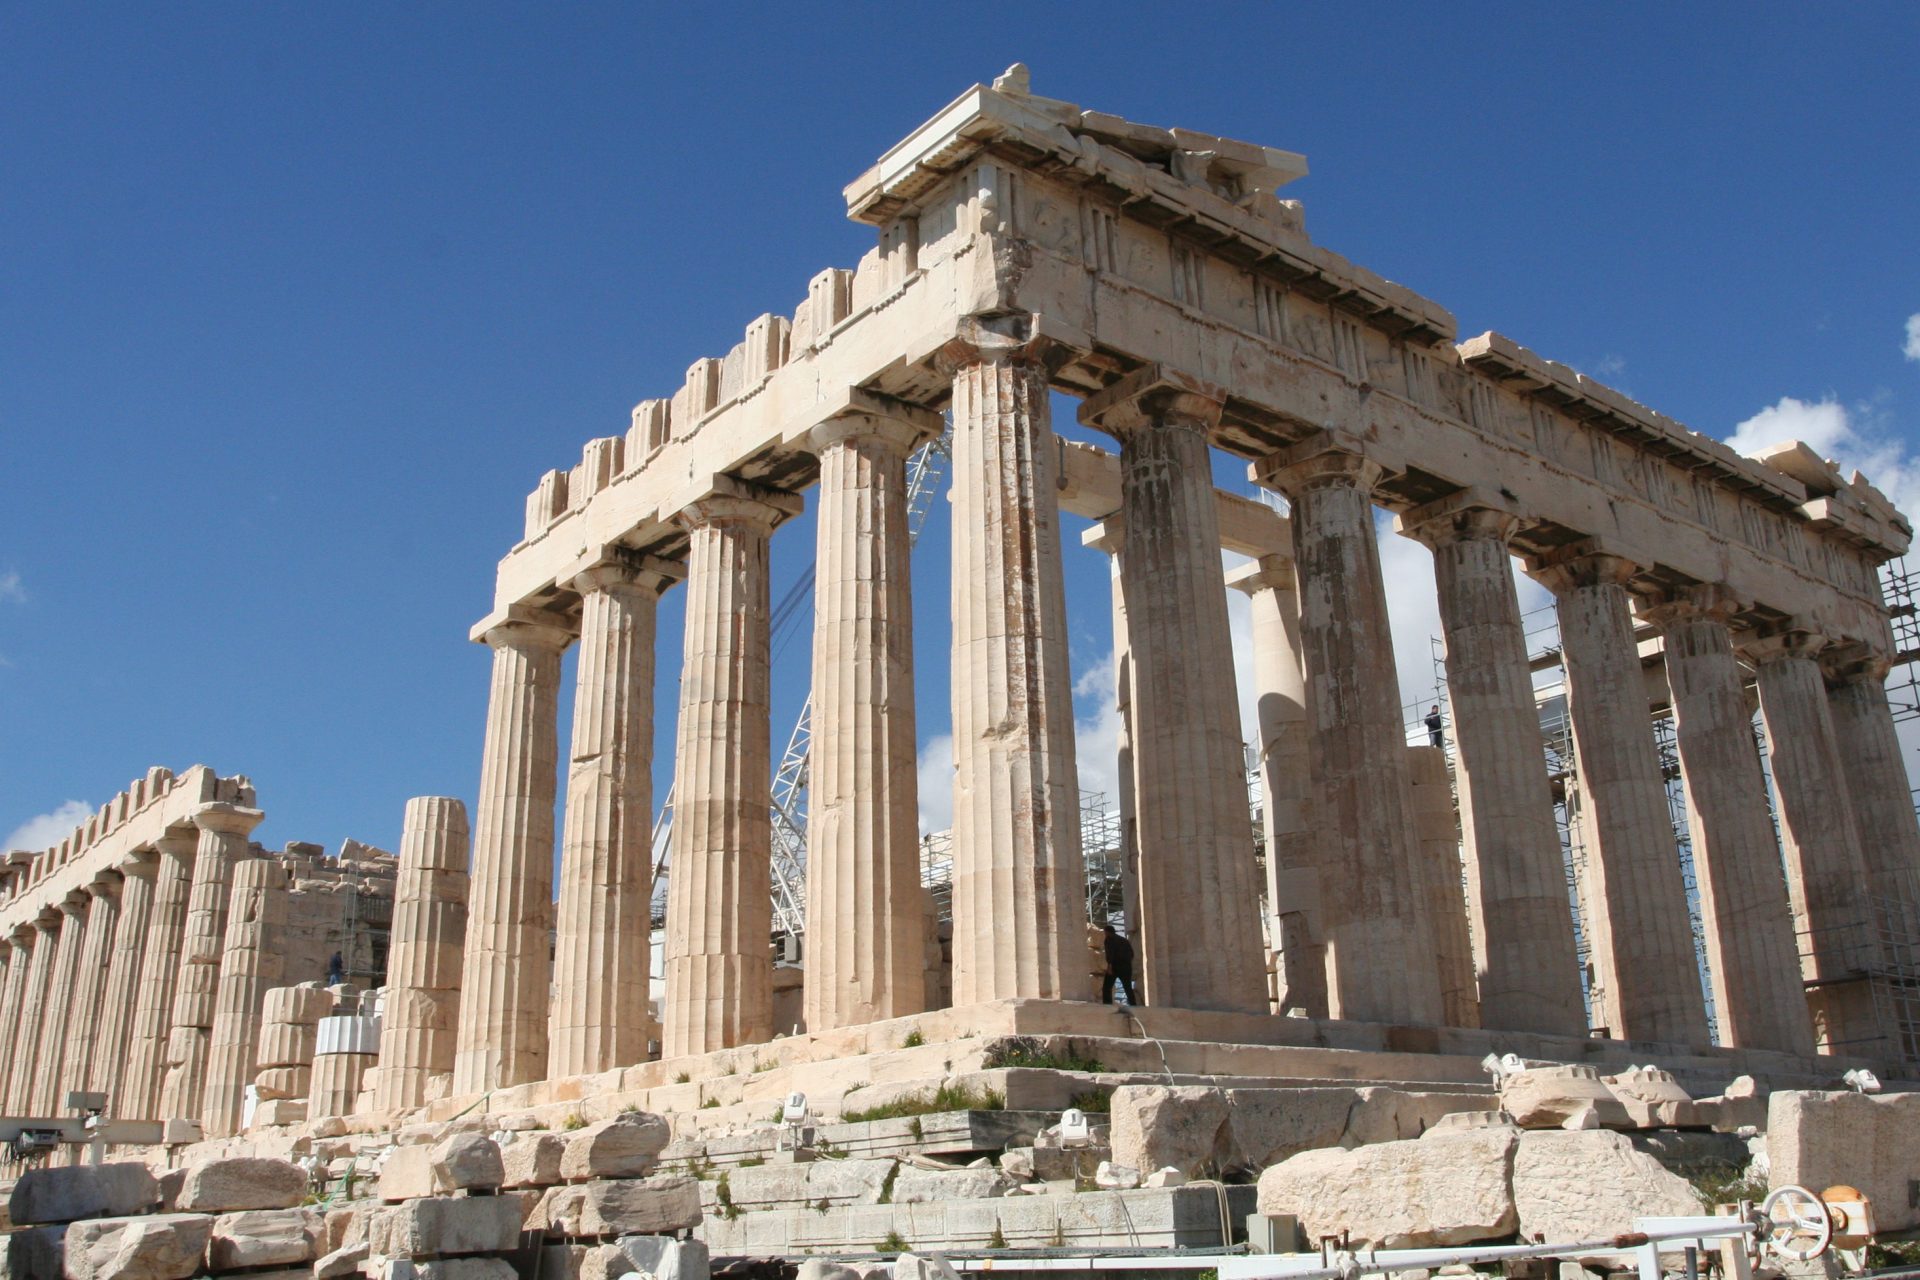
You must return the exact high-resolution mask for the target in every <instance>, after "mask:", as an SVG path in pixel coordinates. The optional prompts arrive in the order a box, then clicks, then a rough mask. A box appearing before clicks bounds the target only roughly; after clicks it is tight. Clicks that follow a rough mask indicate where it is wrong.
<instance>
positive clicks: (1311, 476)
mask: <svg viewBox="0 0 1920 1280" xmlns="http://www.w3.org/2000/svg"><path fill="white" fill-rule="evenodd" d="M1254 471H1255V478H1256V479H1258V480H1259V481H1260V482H1261V483H1262V484H1265V485H1269V486H1271V487H1274V488H1278V489H1279V490H1280V491H1281V492H1283V493H1285V494H1286V496H1287V498H1288V500H1289V501H1290V502H1291V503H1292V506H1293V545H1294V557H1295V565H1296V571H1297V572H1298V574H1299V581H1300V648H1301V656H1302V659H1303V665H1304V667H1305V669H1306V687H1307V699H1306V703H1307V718H1308V723H1309V724H1310V725H1311V726H1312V735H1313V736H1312V746H1311V755H1312V762H1313V785H1314V789H1315V791H1316V793H1317V795H1318V805H1317V808H1316V810H1315V815H1316V818H1317V820H1318V822H1319V824H1320V826H1321V829H1322V830H1321V839H1322V841H1323V844H1322V852H1323V857H1324V861H1323V863H1322V870H1321V886H1320V902H1321V915H1322V920H1323V922H1324V929H1325V936H1326V946H1327V1003H1328V1011H1329V1013H1330V1015H1331V1016H1332V1017H1335V1018H1343V1019H1348V1020H1354V1021H1361V1022H1392V1023H1403V1024H1413V1025H1420V1026H1435V1025H1438V1024H1440V1022H1441V1021H1442V1010H1441V1003H1440V983H1439V979H1438V977H1437V975H1436V974H1435V972H1434V964H1433V957H1434V942H1433V925H1432V919H1431V908H1430V904H1429V903H1428V902H1427V901H1426V895H1425V893H1424V892H1422V890H1421V885H1420V880H1419V878H1418V875H1417V870H1418V856H1419V842H1418V837H1417V835H1416V834H1415V831H1414V825H1413V797H1412V784H1411V781H1410V779H1409V778H1408V775H1407V753H1406V745H1407V742H1406V728H1405V726H1404V725H1403V724H1402V723H1401V720H1400V678H1399V674H1398V673H1397V672H1396V670H1395V668H1394V661H1393V636H1392V634H1391V631H1390V629H1389V626H1388V621H1387V595H1386V586H1385V582H1384V580H1383V579H1382V577H1381V574H1380V548H1379V544H1378V543H1377V542H1376V541H1375V537H1374V527H1373V486H1374V485H1375V484H1376V483H1377V482H1378V481H1379V479H1380V477H1381V475H1382V469H1381V467H1380V465H1379V464H1378V463H1375V462H1372V461H1370V460H1369V459H1367V458H1366V457H1364V456H1362V455H1361V454H1360V453H1358V452H1356V451H1354V449H1353V448H1350V447H1343V446H1342V445H1341V444H1340V443H1338V442H1336V441H1335V440H1334V439H1333V438H1331V437H1329V436H1327V435H1325V434H1324V433H1323V434H1322V435H1320V436H1316V437H1311V438H1309V439H1308V440H1306V441H1303V442H1302V443H1300V444H1297V445H1294V446H1292V447H1291V448H1289V449H1287V450H1285V451H1283V452H1281V453H1279V454H1276V455H1274V456H1272V457H1269V458H1268V459H1266V460H1265V461H1264V462H1261V463H1256V464H1255V466H1254Z"/></svg>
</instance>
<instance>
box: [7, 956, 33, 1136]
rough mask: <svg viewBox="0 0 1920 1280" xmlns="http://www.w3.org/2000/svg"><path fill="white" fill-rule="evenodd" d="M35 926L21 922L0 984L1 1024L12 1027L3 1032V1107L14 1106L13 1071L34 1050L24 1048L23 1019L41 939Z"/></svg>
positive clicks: (24, 1024) (24, 1028)
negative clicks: (28, 976) (35, 947)
mask: <svg viewBox="0 0 1920 1280" xmlns="http://www.w3.org/2000/svg"><path fill="white" fill-rule="evenodd" d="M38 936H39V935H38V933H37V931H36V930H35V929H34V928H33V926H32V925H22V926H21V927H20V928H19V929H17V930H16V931H15V932H14V934H13V936H12V937H11V938H8V939H7V941H6V947H7V976H6V983H5V985H4V986H0V1027H8V1028H12V1030H11V1031H10V1032H9V1033H8V1034H6V1035H0V1107H7V1108H9V1109H11V1106H12V1097H13V1073H14V1071H15V1070H16V1069H17V1068H18V1067H19V1065H20V1064H21V1062H22V1061H24V1060H25V1059H27V1058H28V1057H30V1056H31V1052H30V1051H29V1050H27V1049H24V1048H23V1047H22V1043H21V1042H22V1041H24V1040H25V1039H26V1034H25V1030H26V1023H25V1021H24V1019H23V1014H24V1012H25V1010H24V1006H25V1003H26V998H27V974H28V973H29V972H31V970H32V969H33V952H34V944H35V941H36V939H37V938H38Z"/></svg>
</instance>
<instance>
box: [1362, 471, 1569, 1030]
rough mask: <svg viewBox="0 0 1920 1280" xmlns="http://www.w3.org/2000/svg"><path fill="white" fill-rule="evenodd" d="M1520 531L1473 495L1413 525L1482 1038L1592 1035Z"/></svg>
mask: <svg viewBox="0 0 1920 1280" xmlns="http://www.w3.org/2000/svg"><path fill="white" fill-rule="evenodd" d="M1518 525H1519V520H1518V519H1517V518H1516V517H1515V516H1514V515H1512V514H1511V513H1509V512H1506V511H1503V510H1501V509H1499V508H1498V507H1496V506H1493V505H1490V504H1489V503H1488V501H1486V500H1484V499H1480V498H1478V497H1477V496H1475V495H1472V494H1461V495H1456V496H1453V497H1449V498H1444V499H1441V500H1440V501H1438V502H1435V503H1430V504H1428V505H1427V506H1424V507H1419V508H1416V509H1414V510H1412V511H1409V512H1406V513H1405V514H1403V515H1402V516H1401V517H1400V521H1399V527H1400V531H1401V532H1402V533H1404V534H1406V535H1407V536H1409V537H1411V538H1415V539H1418V540H1419V541H1421V542H1423V543H1425V544H1426V545H1427V546H1428V547H1429V548H1431V549H1432V551H1433V572H1434V582H1435V586H1436V587H1437V590H1438V597H1439V603H1440V623H1441V627H1442V630H1443V633H1444V636H1445V640H1446V652H1447V658H1446V661H1447V698H1448V701H1449V702H1451V703H1452V706H1453V746H1454V775H1455V784H1456V788H1457V790H1458V792H1459V804H1460V823H1461V827H1462V831H1463V835H1464V841H1465V843H1464V861H1465V863H1466V876H1467V890H1466V891H1467V903H1468V909H1469V911H1470V912H1471V913H1472V917H1473V946H1474V968H1475V970H1476V973H1477V978H1478V986H1479V993H1480V1025H1481V1026H1483V1027H1486V1028H1488V1029H1489V1030H1494V1031H1533V1032H1540V1033H1542V1034H1546V1035H1562V1036H1584V1035H1585V1034H1586V1032H1587V1015H1586V1007H1585V1004H1584V1003H1583V1001H1582V999H1581V994H1580V962H1579V957H1578V955H1577V953H1576V950H1575V947H1574V936H1573V904H1572V902H1571V901H1570V900H1569V899H1568V896H1567V881H1566V870H1565V864H1564V863H1563V862H1562V860H1561V854H1560V832H1559V829H1558V828H1557V827H1556V826H1555V825H1554V817H1553V789H1552V785H1551V782H1550V780H1549V779H1548V777H1547V763H1546V744H1545V742H1544V740H1543V738H1542V735H1541V732H1540V712H1539V708H1538V707H1537V706H1536V704H1535V702H1534V696H1533V674H1532V672H1531V670H1530V669H1529V667H1528V663H1527V640H1526V631H1525V627H1524V625H1523V624H1522V623H1521V621H1520V601H1519V597H1518V595H1517V593H1516V592H1515V591H1514V586H1513V569H1512V564H1511V557H1510V555H1509V554H1508V550H1507V543H1508V540H1509V539H1510V538H1511V537H1512V536H1513V534H1514V532H1515V530H1516V529H1517V527H1518Z"/></svg>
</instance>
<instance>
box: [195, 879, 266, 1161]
mask: <svg viewBox="0 0 1920 1280" xmlns="http://www.w3.org/2000/svg"><path fill="white" fill-rule="evenodd" d="M286 928H287V873H286V870H285V868H283V867H282V866H281V865H280V864H279V863H278V862H275V861H274V860H273V859H271V858H248V859H246V860H245V861H243V862H241V863H240V864H239V865H238V866H236V867H235V868H234V869H233V894H232V897H231V899H230V900H229V905H228V908H227V932H226V941H225V945H224V946H223V947H222V949H221V960H220V986H219V991H218V994H217V999H216V1003H215V1007H214V1015H213V1031H212V1034H211V1035H210V1036H209V1048H208V1056H207V1085H206V1101H205V1103H204V1104H203V1105H202V1106H201V1109H200V1125H201V1128H202V1130H203V1132H204V1133H205V1134H206V1136H207V1137H209V1138H225V1137H231V1136H232V1135H233V1134H236V1133H238V1132H240V1121H241V1117H242V1115H243V1114H244V1111H245V1107H246V1099H247V1086H248V1085H250V1084H252V1083H253V1076H254V1072H255V1070H256V1069H257V1062H256V1057H257V1054H258V1051H259V1048H260V1021H261V1009H262V1005H263V1004H264V1002H265V1000H266V996H267V992H268V991H269V990H271V989H272V988H274V987H276V986H278V985H280V983H281V981H282V980H283V979H284V978H285V977H286V963H285V957H284V954H283V952H282V951H281V946H280V943H281V939H282V938H283V937H284V935H285V933H286Z"/></svg>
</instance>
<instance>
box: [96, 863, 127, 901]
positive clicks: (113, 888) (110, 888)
mask: <svg viewBox="0 0 1920 1280" xmlns="http://www.w3.org/2000/svg"><path fill="white" fill-rule="evenodd" d="M123 880H124V877H123V876H122V875H121V874H120V872H119V871H118V870H116V869H109V870H106V871H102V872H101V873H100V874H99V875H97V876H95V877H94V878H93V883H91V884H89V885H88V886H87V892H88V893H89V894H90V895H92V896H93V897H95V898H117V897H119V896H120V885H121V883H122V882H123Z"/></svg>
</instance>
